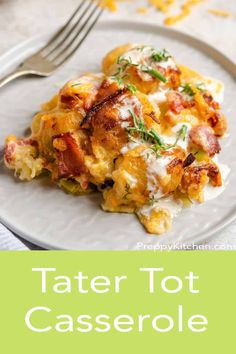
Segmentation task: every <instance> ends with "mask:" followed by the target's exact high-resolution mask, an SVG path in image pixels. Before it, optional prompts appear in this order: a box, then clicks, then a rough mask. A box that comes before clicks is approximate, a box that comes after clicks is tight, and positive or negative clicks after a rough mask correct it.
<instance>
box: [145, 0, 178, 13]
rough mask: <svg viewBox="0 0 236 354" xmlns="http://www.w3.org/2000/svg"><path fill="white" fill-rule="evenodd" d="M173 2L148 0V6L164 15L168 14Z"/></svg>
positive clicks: (171, 0)
mask: <svg viewBox="0 0 236 354" xmlns="http://www.w3.org/2000/svg"><path fill="white" fill-rule="evenodd" d="M174 3H175V0H149V4H150V5H152V6H154V7H155V8H156V9H157V10H160V11H162V12H164V13H166V12H168V11H169V9H170V7H171V6H172V5H173V4H174Z"/></svg>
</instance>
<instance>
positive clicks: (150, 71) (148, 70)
mask: <svg viewBox="0 0 236 354" xmlns="http://www.w3.org/2000/svg"><path fill="white" fill-rule="evenodd" d="M140 69H141V70H142V71H143V72H144V73H148V74H149V75H151V76H152V77H155V78H156V79H159V80H160V81H162V82H166V81H167V79H166V77H165V76H163V75H162V74H161V73H160V72H159V71H158V70H156V69H153V68H149V67H147V66H145V65H142V66H141V68H140Z"/></svg>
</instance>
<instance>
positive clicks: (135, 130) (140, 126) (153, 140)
mask: <svg viewBox="0 0 236 354" xmlns="http://www.w3.org/2000/svg"><path fill="white" fill-rule="evenodd" d="M129 113H130V114H131V116H132V118H133V122H134V126H133V127H128V128H127V131H128V133H129V135H130V137H131V139H132V136H133V134H139V136H140V138H141V139H142V140H143V141H144V142H147V143H150V144H151V147H150V149H151V150H153V151H154V152H155V154H156V156H157V157H160V156H161V151H165V150H169V149H172V148H174V147H176V145H177V144H178V142H179V140H181V139H182V140H185V138H186V134H187V129H188V127H187V125H185V124H183V125H182V127H181V129H180V130H179V132H178V136H177V138H176V140H175V142H174V143H173V144H167V143H165V142H164V140H163V139H162V137H161V136H160V135H159V134H158V133H157V132H156V131H155V130H154V129H149V130H148V129H147V128H146V126H145V124H144V121H143V120H142V119H140V118H139V117H138V116H137V115H136V114H135V113H134V112H132V111H131V110H129Z"/></svg>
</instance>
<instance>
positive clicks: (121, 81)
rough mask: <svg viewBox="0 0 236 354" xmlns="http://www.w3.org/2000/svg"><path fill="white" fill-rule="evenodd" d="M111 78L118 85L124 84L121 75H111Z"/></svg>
mask: <svg viewBox="0 0 236 354" xmlns="http://www.w3.org/2000/svg"><path fill="white" fill-rule="evenodd" d="M111 79H112V80H113V81H115V82H116V83H117V84H118V85H119V86H123V85H124V81H123V78H122V77H120V76H118V75H117V76H115V75H114V76H112V77H111Z"/></svg>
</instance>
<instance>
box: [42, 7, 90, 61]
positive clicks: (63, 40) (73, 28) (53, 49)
mask: <svg viewBox="0 0 236 354" xmlns="http://www.w3.org/2000/svg"><path fill="white" fill-rule="evenodd" d="M87 3H88V5H87V6H86V7H85V8H84V9H83V11H82V13H81V14H80V16H79V18H78V20H77V21H76V22H75V23H74V25H73V26H72V27H71V26H70V24H71V22H70V24H69V25H68V26H67V28H68V29H69V27H71V28H70V29H69V32H68V31H67V28H66V30H65V31H64V32H65V33H64V35H62V36H60V37H61V38H58V39H60V40H59V41H56V42H57V43H55V45H54V46H53V48H52V49H51V50H49V52H47V53H46V54H45V57H46V58H47V57H49V56H50V55H52V54H53V53H54V52H55V51H56V50H58V49H60V48H61V47H62V46H63V44H64V43H65V41H66V39H67V38H69V36H70V35H71V34H72V33H73V31H74V30H75V29H76V27H77V25H78V23H79V22H80V21H81V20H82V19H83V18H84V16H85V15H86V13H87V11H88V10H89V9H90V8H91V7H92V6H93V4H94V2H93V1H87ZM80 9H81V7H80ZM77 14H78V12H77ZM74 17H75V16H74ZM54 42H55V41H54Z"/></svg>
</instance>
